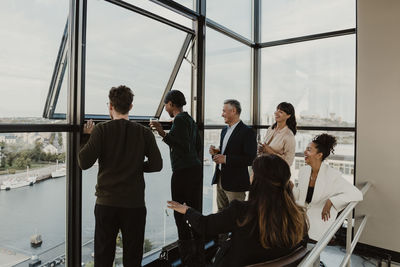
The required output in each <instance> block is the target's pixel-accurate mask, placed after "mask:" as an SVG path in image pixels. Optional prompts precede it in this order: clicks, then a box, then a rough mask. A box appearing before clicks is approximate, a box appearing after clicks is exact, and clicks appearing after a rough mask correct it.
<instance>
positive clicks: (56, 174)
mask: <svg viewBox="0 0 400 267" xmlns="http://www.w3.org/2000/svg"><path fill="white" fill-rule="evenodd" d="M66 174H67V169H66V168H60V169H57V170H55V171H54V172H51V177H52V178H57V177H62V176H65V175H66Z"/></svg>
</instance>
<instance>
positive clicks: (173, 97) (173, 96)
mask: <svg viewBox="0 0 400 267" xmlns="http://www.w3.org/2000/svg"><path fill="white" fill-rule="evenodd" d="M169 101H171V103H172V104H173V105H174V106H176V107H178V108H181V107H183V106H184V105H186V99H185V95H184V94H183V93H182V92H181V91H179V90H171V91H169V92H168V93H167V95H166V96H165V98H164V104H167V103H168V102H169Z"/></svg>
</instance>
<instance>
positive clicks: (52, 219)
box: [0, 140, 213, 255]
mask: <svg viewBox="0 0 400 267" xmlns="http://www.w3.org/2000/svg"><path fill="white" fill-rule="evenodd" d="M157 142H158V145H159V148H160V151H161V154H162V157H163V159H164V166H163V170H162V171H161V172H159V173H151V174H145V182H146V189H145V194H146V195H145V198H146V206H147V222H146V233H145V238H147V239H149V240H150V241H151V242H152V244H153V248H157V247H160V246H163V244H164V220H165V222H166V224H165V233H166V234H165V237H166V239H165V241H166V243H167V244H168V243H170V242H172V241H175V240H176V239H177V233H176V226H175V222H174V218H173V213H172V211H171V210H168V214H166V213H165V209H166V201H167V200H170V199H171V197H170V179H171V173H172V171H171V166H170V161H169V151H168V147H167V146H166V145H165V144H164V143H162V142H161V141H160V140H157ZM97 170H98V168H97V166H93V167H92V168H90V169H89V170H87V171H84V172H83V174H82V176H83V177H82V189H83V192H82V203H83V204H82V242H83V243H85V242H87V241H90V240H92V239H93V237H94V235H93V234H94V225H95V224H94V204H95V196H94V192H95V190H94V188H95V184H96V180H97ZM212 172H213V166H212V165H211V166H204V189H203V191H204V204H203V206H204V207H203V210H204V211H205V213H210V211H211V206H212V190H211V186H210V181H211V175H212ZM65 182H66V178H65V177H62V178H56V179H49V180H46V181H44V182H41V183H37V184H35V185H34V186H31V187H21V188H18V189H13V190H10V191H3V190H2V191H0V248H1V247H3V248H8V249H11V250H14V251H17V252H21V253H23V254H26V255H32V254H38V255H40V254H41V253H43V252H45V251H47V250H49V249H52V248H54V247H56V246H58V245H60V244H62V243H64V242H65V228H66V225H65V223H66V216H65V214H66V209H65V207H66V183H65ZM164 217H165V218H164ZM36 232H37V233H38V234H41V235H42V239H43V244H42V246H41V247H39V248H31V246H30V236H31V235H33V234H35V233H36Z"/></svg>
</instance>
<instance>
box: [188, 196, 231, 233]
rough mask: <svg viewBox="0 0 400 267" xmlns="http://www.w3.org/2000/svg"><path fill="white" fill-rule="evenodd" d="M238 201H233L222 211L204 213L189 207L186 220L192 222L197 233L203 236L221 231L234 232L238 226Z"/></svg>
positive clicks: (191, 224)
mask: <svg viewBox="0 0 400 267" xmlns="http://www.w3.org/2000/svg"><path fill="white" fill-rule="evenodd" d="M237 204H238V201H235V200H234V201H232V202H231V203H230V205H229V206H228V207H227V208H225V209H224V210H222V211H221V212H218V213H215V214H210V215H207V216H204V215H202V214H201V213H200V212H198V211H197V210H195V209H193V208H189V209H188V210H187V211H186V214H185V221H187V223H189V224H190V227H192V228H193V229H194V230H195V231H196V232H197V233H199V234H200V235H202V236H203V237H212V236H215V235H216V234H220V233H228V232H232V231H233V229H235V228H236V227H237V218H238V207H237Z"/></svg>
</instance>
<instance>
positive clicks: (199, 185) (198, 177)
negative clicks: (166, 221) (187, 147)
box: [171, 166, 203, 240]
mask: <svg viewBox="0 0 400 267" xmlns="http://www.w3.org/2000/svg"><path fill="white" fill-rule="evenodd" d="M202 189H203V170H202V168H201V166H195V167H190V168H185V169H180V170H176V171H173V173H172V178H171V193H172V200H174V201H177V202H179V203H181V204H183V203H186V205H188V206H190V207H192V208H194V209H196V210H198V211H200V212H201V209H200V208H201V199H202V191H203V190H202ZM174 218H175V223H176V227H177V228H178V236H179V239H180V240H188V239H192V238H195V236H197V235H196V234H195V233H193V234H194V235H195V236H192V233H191V230H190V228H189V226H188V225H187V224H186V222H185V221H184V219H183V215H182V214H180V213H179V212H176V211H175V212H174Z"/></svg>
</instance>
